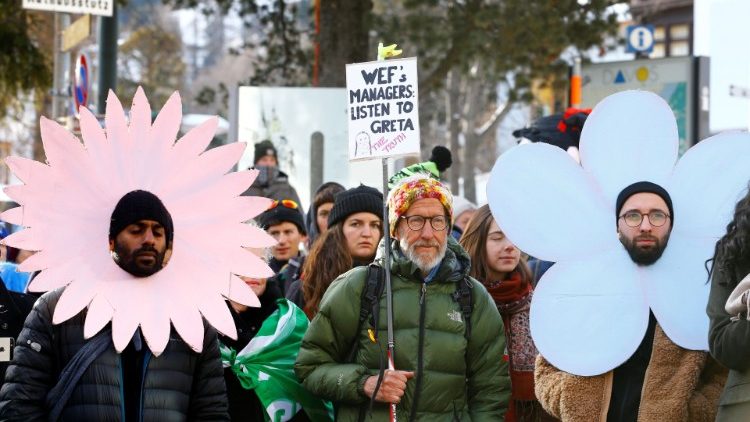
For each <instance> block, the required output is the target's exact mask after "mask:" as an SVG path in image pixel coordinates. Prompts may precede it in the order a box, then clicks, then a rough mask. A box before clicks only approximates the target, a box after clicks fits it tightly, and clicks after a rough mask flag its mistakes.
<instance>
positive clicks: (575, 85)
mask: <svg viewBox="0 0 750 422" xmlns="http://www.w3.org/2000/svg"><path fill="white" fill-rule="evenodd" d="M582 89H583V86H582V80H581V57H580V56H576V58H575V59H573V73H572V75H571V76H570V106H571V107H573V108H580V107H581V102H582V92H581V91H582Z"/></svg>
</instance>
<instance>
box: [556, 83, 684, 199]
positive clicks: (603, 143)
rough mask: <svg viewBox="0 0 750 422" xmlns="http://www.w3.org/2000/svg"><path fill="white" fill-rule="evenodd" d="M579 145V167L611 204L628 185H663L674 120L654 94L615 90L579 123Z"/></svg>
mask: <svg viewBox="0 0 750 422" xmlns="http://www.w3.org/2000/svg"><path fill="white" fill-rule="evenodd" d="M580 145H581V149H580V156H581V165H583V168H585V169H586V171H587V172H590V173H591V175H592V177H593V179H594V180H596V182H597V183H598V184H599V186H600V188H601V190H602V192H603V193H604V195H605V196H606V198H607V201H608V203H612V204H614V203H615V200H616V199H617V195H618V194H619V193H620V191H621V190H622V189H624V188H625V187H627V186H628V185H630V184H632V183H635V182H640V181H650V182H653V183H656V184H659V185H661V186H664V183H665V182H666V181H667V178H668V177H669V175H670V174H671V172H672V169H673V168H674V165H675V162H676V161H677V147H678V134H677V122H676V121H675V118H674V113H673V112H672V109H671V108H670V107H669V104H667V103H666V102H665V101H664V100H663V99H662V98H661V97H659V96H658V95H656V94H654V93H651V92H648V91H623V92H618V93H616V94H613V95H610V96H609V97H607V98H605V99H604V100H602V101H601V102H600V103H599V104H597V105H596V107H595V108H594V110H593V111H592V112H591V114H590V115H589V117H588V119H586V124H584V125H583V130H582V131H581V144H580ZM552 174H554V173H552ZM552 177H557V175H554V176H552Z"/></svg>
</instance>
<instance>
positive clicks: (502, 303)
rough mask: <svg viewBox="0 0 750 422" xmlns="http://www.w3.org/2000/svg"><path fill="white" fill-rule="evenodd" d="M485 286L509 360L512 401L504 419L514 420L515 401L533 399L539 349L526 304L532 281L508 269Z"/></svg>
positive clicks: (534, 397)
mask: <svg viewBox="0 0 750 422" xmlns="http://www.w3.org/2000/svg"><path fill="white" fill-rule="evenodd" d="M485 286H487V291H488V292H489V293H490V296H492V299H494V301H495V305H496V306H497V310H498V311H500V315H501V316H502V317H503V324H504V327H505V341H506V343H505V344H506V351H505V356H503V359H505V360H507V361H508V366H509V368H510V382H511V402H510V403H509V406H508V415H506V421H511V420H516V418H515V417H514V415H513V413H515V412H514V410H515V409H516V406H517V402H531V401H535V400H536V396H535V395H534V359H535V358H536V355H537V353H538V352H537V349H536V346H534V342H533V341H532V339H531V332H530V330H529V307H530V304H531V296H532V293H533V289H532V287H531V283H529V282H528V281H526V280H523V278H522V277H521V273H519V272H518V271H514V272H513V273H511V274H510V276H509V277H508V278H507V279H506V280H503V281H502V282H500V283H499V284H495V283H492V284H489V283H485Z"/></svg>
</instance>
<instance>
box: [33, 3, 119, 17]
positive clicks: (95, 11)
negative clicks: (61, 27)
mask: <svg viewBox="0 0 750 422" xmlns="http://www.w3.org/2000/svg"><path fill="white" fill-rule="evenodd" d="M113 6H114V0H97V1H93V0H86V1H60V0H23V4H22V7H23V8H24V9H34V10H47V11H50V12H62V13H73V14H77V15H83V14H86V13H90V14H92V15H100V16H112V9H113Z"/></svg>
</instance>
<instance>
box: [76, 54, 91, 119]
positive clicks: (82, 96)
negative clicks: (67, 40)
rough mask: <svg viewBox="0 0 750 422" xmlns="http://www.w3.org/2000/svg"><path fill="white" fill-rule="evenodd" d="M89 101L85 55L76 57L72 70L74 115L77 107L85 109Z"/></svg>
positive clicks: (87, 69)
mask: <svg viewBox="0 0 750 422" xmlns="http://www.w3.org/2000/svg"><path fill="white" fill-rule="evenodd" d="M88 100H89V62H88V59H87V58H86V55H85V54H81V55H80V56H78V59H77V60H76V66H75V69H74V70H73V101H74V103H75V113H76V115H78V108H79V107H86V103H88Z"/></svg>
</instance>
